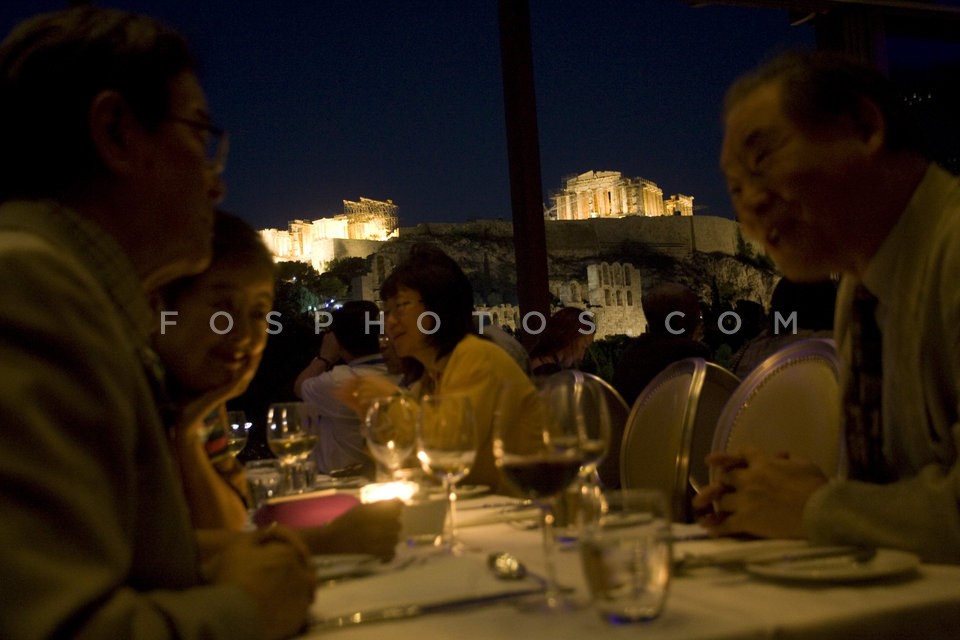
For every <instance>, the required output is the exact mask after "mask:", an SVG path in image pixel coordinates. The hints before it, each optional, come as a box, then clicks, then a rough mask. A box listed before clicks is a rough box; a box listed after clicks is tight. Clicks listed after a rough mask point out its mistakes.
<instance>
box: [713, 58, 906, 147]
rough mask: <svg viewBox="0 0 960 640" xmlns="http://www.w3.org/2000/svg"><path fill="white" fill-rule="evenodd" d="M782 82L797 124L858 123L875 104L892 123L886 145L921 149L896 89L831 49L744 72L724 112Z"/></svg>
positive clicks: (874, 72) (776, 60)
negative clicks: (864, 108)
mask: <svg viewBox="0 0 960 640" xmlns="http://www.w3.org/2000/svg"><path fill="white" fill-rule="evenodd" d="M777 81H782V83H783V85H782V86H783V100H784V109H785V110H786V113H787V115H788V116H790V118H792V119H793V120H794V122H796V123H798V124H805V125H809V126H813V127H818V128H819V127H827V126H831V125H833V124H836V123H838V122H839V121H841V120H842V119H844V118H852V119H854V121H856V119H857V117H858V115H859V114H860V109H861V101H862V100H868V101H870V102H872V103H873V104H875V105H876V106H877V108H878V109H879V110H880V112H881V113H882V114H883V117H884V119H885V120H886V124H887V137H886V146H887V148H888V149H890V150H893V151H899V150H911V151H921V142H920V137H919V136H918V133H917V130H916V126H915V123H914V122H913V121H912V120H911V118H910V117H909V116H908V114H907V105H906V103H905V102H904V100H903V99H902V96H901V94H900V92H899V91H898V89H897V86H896V85H895V84H894V83H893V81H891V80H890V79H889V78H888V77H887V76H885V75H884V74H883V73H882V72H881V71H880V70H879V69H876V68H874V67H871V66H869V65H866V64H864V63H862V62H860V61H858V60H855V59H853V58H851V57H849V56H847V55H844V54H841V53H837V52H831V51H814V52H800V51H793V52H788V53H784V54H781V55H779V56H777V57H776V58H774V59H772V60H770V61H769V62H767V63H766V64H764V65H762V66H761V67H759V68H757V69H756V70H754V71H752V72H750V73H747V74H745V75H744V76H742V77H741V78H740V79H739V80H737V81H736V82H735V83H734V84H733V85H732V86H731V87H730V89H729V90H728V91H727V94H726V97H725V98H724V114H727V113H729V111H730V110H731V109H732V108H733V107H734V106H735V105H736V104H737V103H739V102H740V101H741V100H743V99H744V98H745V97H746V96H747V95H749V94H751V93H753V92H754V91H756V90H757V89H759V88H760V87H762V86H764V85H767V84H770V83H773V82H777Z"/></svg>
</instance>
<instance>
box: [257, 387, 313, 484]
mask: <svg viewBox="0 0 960 640" xmlns="http://www.w3.org/2000/svg"><path fill="white" fill-rule="evenodd" d="M314 421H315V413H314V412H313V411H312V410H311V408H310V406H309V405H307V404H306V403H304V402H280V403H275V404H271V405H270V408H269V409H268V410H267V445H268V446H269V447H270V451H272V452H273V455H275V456H277V459H278V460H279V461H280V467H281V470H282V472H283V477H284V488H285V492H286V493H291V492H301V491H303V490H304V489H305V488H306V487H307V486H309V485H310V483H309V480H308V479H307V481H306V482H305V481H304V480H305V479H304V478H301V477H300V476H302V475H304V472H305V470H304V469H302V468H301V465H304V464H305V463H306V461H307V458H309V457H310V453H311V452H312V451H313V448H314V447H316V446H317V440H318V436H317V433H316V430H315V428H314V427H315V425H314ZM307 467H308V468H307V470H306V472H307V473H309V468H311V467H312V465H307Z"/></svg>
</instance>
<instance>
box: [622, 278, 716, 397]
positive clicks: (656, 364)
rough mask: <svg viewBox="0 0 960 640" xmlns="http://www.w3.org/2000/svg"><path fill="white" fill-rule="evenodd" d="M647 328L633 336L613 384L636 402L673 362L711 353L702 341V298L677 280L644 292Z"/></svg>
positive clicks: (706, 357)
mask: <svg viewBox="0 0 960 640" xmlns="http://www.w3.org/2000/svg"><path fill="white" fill-rule="evenodd" d="M643 313H644V315H645V316H646V318H647V327H646V331H645V332H644V333H642V334H641V335H639V336H638V337H636V338H632V339H631V340H630V341H629V343H628V344H627V346H626V347H625V348H624V350H623V353H621V354H620V359H619V360H618V361H617V366H616V369H615V370H614V374H613V386H614V388H615V389H616V390H617V391H619V392H620V395H622V396H623V399H624V400H626V401H627V404H629V405H631V406H632V405H633V403H634V402H635V401H636V399H637V396H639V395H640V392H641V391H643V389H644V387H646V386H647V385H648V384H650V381H651V380H653V379H654V377H656V375H657V374H658V373H660V372H661V371H663V370H664V369H666V368H667V367H668V366H669V365H671V364H673V363H674V362H676V361H678V360H683V359H684V358H704V359H706V360H709V359H710V357H711V354H710V348H709V347H707V345H706V344H704V343H703V342H702V339H703V313H702V311H701V307H700V299H699V298H698V297H697V294H695V293H694V292H693V291H692V290H691V289H690V288H689V287H687V286H685V285H682V284H680V283H677V282H668V283H665V284H661V285H658V286H656V287H654V288H653V289H651V290H650V291H648V292H647V293H645V294H644V296H643Z"/></svg>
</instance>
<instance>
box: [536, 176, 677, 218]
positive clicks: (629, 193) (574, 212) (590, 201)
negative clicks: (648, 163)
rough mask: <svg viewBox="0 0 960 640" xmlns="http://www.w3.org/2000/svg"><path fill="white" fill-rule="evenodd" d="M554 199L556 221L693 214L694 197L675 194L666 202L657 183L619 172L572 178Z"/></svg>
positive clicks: (551, 215) (551, 213)
mask: <svg viewBox="0 0 960 640" xmlns="http://www.w3.org/2000/svg"><path fill="white" fill-rule="evenodd" d="M552 200H553V206H552V207H551V208H550V209H549V210H548V212H547V217H548V219H552V220H587V219H589V218H622V217H624V216H665V215H666V216H670V215H682V216H691V215H693V196H686V195H673V196H670V198H669V199H667V200H664V198H663V189H661V188H660V187H658V186H657V185H656V183H654V182H652V181H650V180H647V179H645V178H626V177H624V176H623V174H621V173H620V172H619V171H587V172H585V173H581V174H579V175H576V176H571V177H568V178H567V179H566V185H565V186H564V188H563V189H561V190H560V191H558V192H557V193H555V194H553V196H552Z"/></svg>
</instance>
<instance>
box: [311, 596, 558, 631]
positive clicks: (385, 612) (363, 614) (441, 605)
mask: <svg viewBox="0 0 960 640" xmlns="http://www.w3.org/2000/svg"><path fill="white" fill-rule="evenodd" d="M542 592H543V587H539V586H538V587H532V588H529V589H520V590H514V591H500V592H498V593H490V594H487V595H483V596H467V597H463V598H453V599H451V600H441V601H439V602H433V603H428V604H405V605H397V606H393V607H381V608H378V609H365V610H360V611H354V612H353V613H348V614H346V615H342V616H334V617H331V618H322V619H320V620H317V621H314V622H313V623H311V625H310V627H311V629H340V628H343V627H352V626H354V625H358V624H366V623H370V622H390V621H393V620H403V619H404V618H416V617H417V616H422V615H426V614H428V613H443V612H446V611H457V610H459V609H468V608H471V607H481V606H484V605H488V604H497V603H498V602H506V601H509V600H514V599H516V598H522V597H525V596H529V595H532V594H535V593H542Z"/></svg>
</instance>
